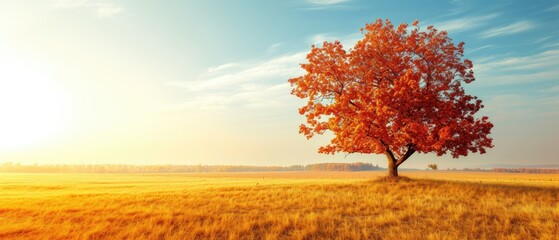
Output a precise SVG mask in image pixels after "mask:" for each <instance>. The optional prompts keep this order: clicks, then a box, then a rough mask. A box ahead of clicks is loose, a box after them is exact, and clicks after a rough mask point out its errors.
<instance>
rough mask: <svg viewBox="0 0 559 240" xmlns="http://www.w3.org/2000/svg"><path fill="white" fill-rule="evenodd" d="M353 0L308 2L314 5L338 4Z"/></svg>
mask: <svg viewBox="0 0 559 240" xmlns="http://www.w3.org/2000/svg"><path fill="white" fill-rule="evenodd" d="M350 1H351V0H307V2H308V3H311V4H314V5H321V6H324V5H336V4H340V3H345V2H350Z"/></svg>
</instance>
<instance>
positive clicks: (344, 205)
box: [0, 171, 559, 239]
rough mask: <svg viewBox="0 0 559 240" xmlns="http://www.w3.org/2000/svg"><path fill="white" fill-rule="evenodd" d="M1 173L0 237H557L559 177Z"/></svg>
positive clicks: (420, 173)
mask: <svg viewBox="0 0 559 240" xmlns="http://www.w3.org/2000/svg"><path fill="white" fill-rule="evenodd" d="M385 174H386V173H385V172H283V173H280V172H275V173H197V174H71V173H66V174H60V173H59V174H22V173H19V174H18V173H0V239H558V238H559V237H557V236H559V175H558V174H514V173H491V172H484V173H476V172H446V171H430V172H428V171H418V172H401V175H404V176H408V177H411V178H412V180H409V181H402V182H397V183H390V182H382V181H374V179H376V178H378V176H381V175H385Z"/></svg>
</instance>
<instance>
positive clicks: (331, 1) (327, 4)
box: [305, 0, 351, 10]
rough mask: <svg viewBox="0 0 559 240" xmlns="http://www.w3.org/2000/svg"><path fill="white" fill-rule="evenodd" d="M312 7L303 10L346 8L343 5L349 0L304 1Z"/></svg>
mask: <svg viewBox="0 0 559 240" xmlns="http://www.w3.org/2000/svg"><path fill="white" fill-rule="evenodd" d="M306 2H307V3H308V4H309V5H311V6H312V7H308V8H305V10H324V9H332V8H347V7H348V6H347V5H344V4H343V3H349V2H351V0H306Z"/></svg>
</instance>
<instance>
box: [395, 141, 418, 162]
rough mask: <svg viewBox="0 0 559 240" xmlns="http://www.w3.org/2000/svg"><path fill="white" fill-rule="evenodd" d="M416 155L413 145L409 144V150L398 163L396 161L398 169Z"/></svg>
mask: <svg viewBox="0 0 559 240" xmlns="http://www.w3.org/2000/svg"><path fill="white" fill-rule="evenodd" d="M413 153H415V149H414V148H413V144H408V150H407V151H406V153H405V154H404V156H402V157H401V158H400V159H398V161H396V167H398V166H400V164H402V163H404V162H405V161H406V160H408V158H409V157H410V156H411V155H412V154H413Z"/></svg>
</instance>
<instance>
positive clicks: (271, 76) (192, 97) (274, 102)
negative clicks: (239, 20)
mask: <svg viewBox="0 0 559 240" xmlns="http://www.w3.org/2000/svg"><path fill="white" fill-rule="evenodd" d="M305 56H306V53H304V52H299V53H295V54H291V55H284V56H279V57H276V58H273V59H268V60H266V61H261V62H257V63H253V64H250V65H243V64H239V63H227V64H223V65H220V66H217V67H214V68H209V69H208V71H207V72H206V73H204V74H202V76H200V79H198V80H195V81H182V82H168V83H166V85H168V86H177V87H180V88H183V89H184V90H185V91H186V100H185V102H183V103H181V104H177V105H175V106H170V108H171V109H177V108H178V109H198V110H212V109H214V110H215V109H223V108H228V107H235V106H240V107H249V108H259V107H278V106H282V105H285V103H286V102H289V101H290V100H289V99H292V98H294V97H292V96H291V95H290V94H289V92H290V91H289V84H288V83H287V80H288V79H289V78H292V77H296V76H299V75H301V74H302V71H303V70H302V69H301V67H300V64H301V63H303V62H304V61H305Z"/></svg>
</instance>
